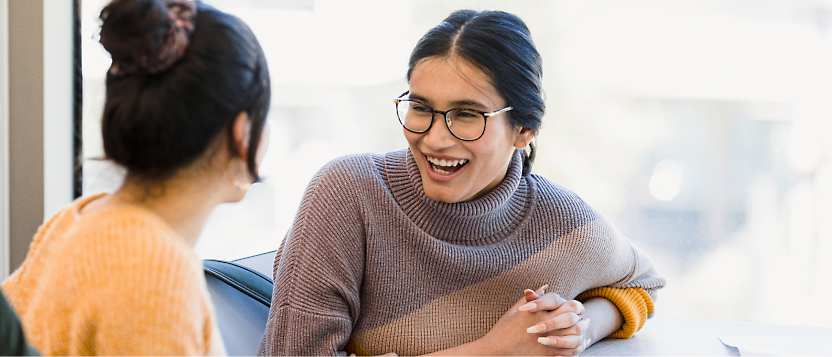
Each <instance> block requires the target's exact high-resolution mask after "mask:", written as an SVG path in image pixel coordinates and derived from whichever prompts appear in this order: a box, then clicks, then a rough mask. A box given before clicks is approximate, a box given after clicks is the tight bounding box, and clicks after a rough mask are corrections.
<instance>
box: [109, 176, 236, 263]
mask: <svg viewBox="0 0 832 357" xmlns="http://www.w3.org/2000/svg"><path fill="white" fill-rule="evenodd" d="M201 176H202V179H199V177H200V175H186V174H184V173H182V172H180V173H177V174H176V175H175V176H174V177H172V178H170V179H167V180H164V181H162V182H159V181H156V180H147V179H142V178H138V177H135V176H133V175H130V174H128V175H127V177H125V179H124V183H123V184H122V186H121V188H119V189H118V191H116V192H115V193H113V195H112V196H110V198H109V200H110V201H111V202H110V203H111V204H116V205H118V204H129V205H136V206H141V207H143V208H146V209H148V210H150V211H151V212H154V213H156V214H157V215H158V216H159V217H161V218H162V220H164V221H165V222H166V223H167V224H168V225H169V226H170V227H171V228H172V229H173V230H174V231H176V232H177V233H178V234H179V236H181V237H182V239H184V240H185V242H186V243H187V244H188V245H189V246H191V247H193V246H194V245H195V244H196V241H197V239H198V238H199V233H200V231H201V230H202V227H203V225H204V224H205V221H206V220H207V219H208V215H209V214H211V211H212V210H213V209H214V207H216V206H217V205H218V204H219V203H221V202H222V200H221V198H220V197H219V195H218V194H217V192H218V191H219V190H216V189H212V188H213V187H211V182H210V180H208V179H206V178H205V176H209V175H201Z"/></svg>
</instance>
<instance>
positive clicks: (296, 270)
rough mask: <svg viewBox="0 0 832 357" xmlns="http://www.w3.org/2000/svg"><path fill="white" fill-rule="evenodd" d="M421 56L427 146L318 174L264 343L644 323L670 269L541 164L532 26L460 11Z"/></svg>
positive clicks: (406, 103)
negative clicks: (542, 171) (537, 165)
mask: <svg viewBox="0 0 832 357" xmlns="http://www.w3.org/2000/svg"><path fill="white" fill-rule="evenodd" d="M409 63H410V68H409V70H408V79H409V83H410V90H409V92H407V93H405V94H404V95H402V96H400V97H399V98H397V99H396V100H395V102H396V111H397V114H398V118H399V121H400V123H401V124H402V127H403V128H402V131H403V133H404V136H405V138H406V139H407V142H408V144H409V149H408V150H402V151H396V152H390V153H387V154H384V155H373V154H366V155H355V156H349V157H344V158H340V159H336V160H335V161H333V162H331V163H329V164H327V165H326V166H325V167H324V168H322V169H321V170H320V171H319V172H318V174H316V176H315V177H314V178H313V179H312V181H311V182H310V184H309V186H308V188H307V190H306V193H305V195H304V198H303V201H302V203H301V207H300V209H299V211H298V215H297V217H296V219H295V222H294V225H293V227H292V229H291V230H290V233H289V234H288V236H287V237H286V239H285V240H284V242H283V245H282V246H281V248H280V252H279V253H278V254H277V256H276V258H275V259H276V261H275V264H274V267H275V271H274V277H275V290H274V294H273V296H272V305H271V306H272V309H271V314H270V317H269V322H268V326H267V330H266V334H265V336H264V339H263V343H262V344H261V348H260V352H259V353H260V354H264V355H333V354H343V353H356V354H359V355H366V354H372V355H377V354H383V353H391V352H392V353H396V354H402V355H419V354H429V353H437V354H443V355H447V354H459V355H504V354H510V353H515V354H523V355H544V354H545V355H550V354H551V355H576V354H579V353H581V352H583V351H584V349H586V348H587V347H588V346H589V345H591V344H592V343H593V342H595V341H598V340H600V339H603V338H605V337H607V336H610V335H612V336H614V337H619V338H627V337H630V336H632V335H633V334H634V333H635V332H636V331H638V330H639V329H640V328H641V327H642V326H643V324H644V322H645V320H646V319H647V317H648V316H650V315H651V314H652V313H653V299H654V298H655V293H656V291H657V290H658V289H660V288H662V287H663V286H664V278H662V277H661V276H660V275H658V273H657V272H656V270H655V269H654V267H653V264H652V262H651V260H650V258H649V257H647V256H646V255H645V254H644V253H642V252H641V251H640V250H639V249H638V248H636V247H635V246H634V245H633V244H632V243H630V241H629V240H628V239H627V238H625V237H624V236H623V235H621V234H620V233H619V232H618V231H617V230H616V229H615V228H614V227H613V226H612V224H611V223H610V222H609V221H607V220H606V218H604V216H603V215H601V214H600V213H598V212H597V211H595V210H594V209H593V208H592V207H590V206H589V205H587V204H586V203H585V202H583V201H582V200H581V199H580V198H579V197H578V196H577V195H575V194H574V193H572V192H571V191H569V190H567V189H565V188H563V187H561V186H559V185H556V184H554V183H552V182H549V181H548V180H546V179H545V178H543V177H540V176H538V175H535V174H531V173H530V170H531V166H532V164H533V157H534V147H533V144H532V143H531V141H532V139H533V138H534V136H535V134H536V133H537V131H538V128H539V127H540V124H541V121H542V115H543V111H544V105H543V100H542V93H541V92H542V91H541V79H542V78H541V76H542V68H541V63H542V61H541V59H540V55H539V54H538V52H537V49H536V47H535V45H534V43H533V42H532V41H531V35H530V33H529V30H528V29H527V27H526V25H525V23H524V22H523V21H522V20H521V19H520V18H518V17H517V16H515V15H512V14H509V13H505V12H500V11H482V12H476V11H472V10H462V11H457V12H454V13H453V14H451V15H450V16H449V17H448V18H446V19H445V20H444V21H443V22H442V23H441V24H439V25H438V26H436V27H434V28H433V29H431V30H430V31H428V33H427V34H426V35H425V36H423V37H422V39H421V40H420V41H419V43H418V44H417V45H416V48H415V49H414V50H413V52H412V54H411V58H410V62H409ZM435 108H436V109H435ZM437 121H441V122H443V123H444V125H443V124H437V123H436V122H437ZM527 146H529V147H530V150H531V152H530V153H526V152H525V148H526V147H527ZM538 286H542V287H541V288H539V289H538V290H537V291H534V290H530V289H529V288H536V287H538ZM547 288H548V292H546V291H547ZM524 291H525V294H524ZM310 336H312V337H310Z"/></svg>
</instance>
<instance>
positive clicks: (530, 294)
mask: <svg viewBox="0 0 832 357" xmlns="http://www.w3.org/2000/svg"><path fill="white" fill-rule="evenodd" d="M548 287H549V284H546V285H543V286H541V287H539V288H537V291H535V290H532V289H526V290H525V291H524V293H525V294H526V302H530V301H534V300H537V299H538V298H540V297H541V296H543V294H545V292H546V288H548Z"/></svg>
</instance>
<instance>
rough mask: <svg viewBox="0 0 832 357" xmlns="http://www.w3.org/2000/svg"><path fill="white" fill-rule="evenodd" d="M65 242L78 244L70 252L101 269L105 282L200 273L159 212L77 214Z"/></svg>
mask: <svg viewBox="0 0 832 357" xmlns="http://www.w3.org/2000/svg"><path fill="white" fill-rule="evenodd" d="M69 240H72V241H75V242H78V244H77V247H75V248H73V250H74V251H76V253H77V255H83V256H87V257H88V259H85V261H86V264H88V265H89V266H90V268H91V269H95V270H100V271H102V273H101V274H100V275H101V277H102V278H105V279H107V280H108V282H112V281H117V280H119V279H122V278H124V279H126V280H132V281H134V282H135V281H136V278H138V277H139V276H144V277H145V278H148V279H156V278H160V279H161V277H163V276H169V277H165V278H164V279H161V280H160V282H161V281H162V280H168V279H183V283H185V282H193V280H194V279H193V277H194V276H195V275H198V274H200V273H201V267H200V264H201V262H200V260H199V258H197V256H196V255H195V254H194V253H193V250H192V249H191V248H190V247H189V246H188V245H187V244H186V243H185V242H184V241H183V239H182V238H181V237H180V236H179V235H178V234H177V233H176V232H174V231H173V229H172V228H170V226H168V225H167V223H165V222H164V221H163V220H162V219H161V218H160V217H159V216H157V215H156V214H154V213H152V212H150V211H147V210H145V209H142V208H138V207H121V208H118V209H112V210H108V211H105V212H101V213H98V214H94V215H91V216H88V217H82V219H80V220H79V221H78V224H77V226H76V227H75V229H73V230H72V233H71V239H69ZM122 283H124V284H132V283H131V282H127V281H124V282H122ZM182 287H185V286H184V285H183V286H182Z"/></svg>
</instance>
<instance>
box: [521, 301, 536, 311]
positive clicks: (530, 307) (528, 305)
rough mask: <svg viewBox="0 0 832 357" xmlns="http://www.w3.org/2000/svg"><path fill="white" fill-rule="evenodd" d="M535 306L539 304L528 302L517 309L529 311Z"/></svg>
mask: <svg viewBox="0 0 832 357" xmlns="http://www.w3.org/2000/svg"><path fill="white" fill-rule="evenodd" d="M535 308H537V304H535V303H534V302H527V303H526V304H525V305H523V306H520V307H519V308H518V309H517V310H520V311H529V310H534V309H535Z"/></svg>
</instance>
